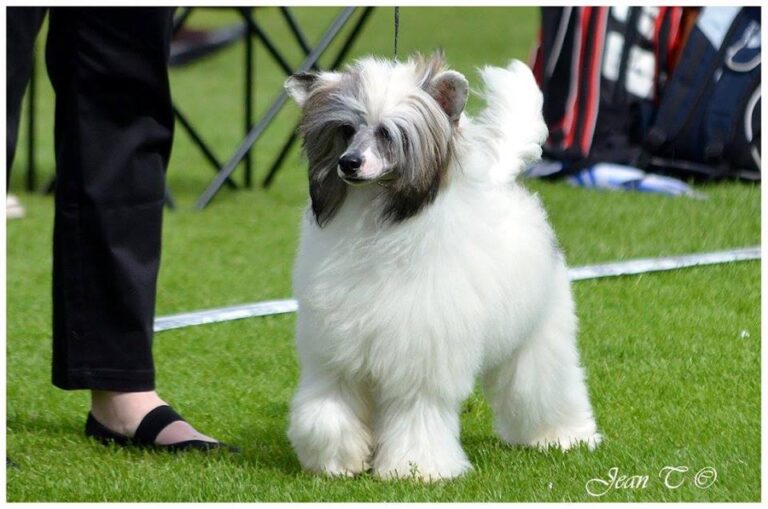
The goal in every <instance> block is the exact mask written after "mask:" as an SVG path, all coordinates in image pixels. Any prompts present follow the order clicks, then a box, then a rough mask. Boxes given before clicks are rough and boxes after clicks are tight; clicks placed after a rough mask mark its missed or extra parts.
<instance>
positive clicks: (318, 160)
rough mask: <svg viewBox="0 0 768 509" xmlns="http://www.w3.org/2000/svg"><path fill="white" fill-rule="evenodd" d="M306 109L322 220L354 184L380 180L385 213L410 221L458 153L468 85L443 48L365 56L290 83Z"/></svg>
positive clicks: (304, 130)
mask: <svg viewBox="0 0 768 509" xmlns="http://www.w3.org/2000/svg"><path fill="white" fill-rule="evenodd" d="M285 88H286V90H287V92H288V94H289V95H290V96H291V97H293V99H294V100H296V102H297V103H298V104H299V105H300V106H301V107H302V110H303V115H302V120H301V124H300V133H301V135H302V138H303V142H304V150H305V152H306V154H307V158H308V160H309V191H310V197H311V201H312V211H313V213H314V215H315V219H316V220H317V223H318V224H319V225H320V226H323V225H325V224H326V223H327V222H328V221H330V220H331V219H332V218H333V216H334V215H335V214H336V212H338V210H339V208H340V207H341V205H342V204H343V202H344V198H345V197H346V194H347V192H348V187H349V186H354V185H363V184H371V183H374V182H376V183H379V184H381V186H382V188H381V194H380V197H379V198H378V201H379V203H380V204H381V207H382V210H381V216H382V218H383V219H385V220H389V221H392V222H400V221H404V220H406V219H408V218H410V217H412V216H413V215H415V214H417V213H418V212H419V211H420V210H422V209H423V208H424V207H425V206H426V205H428V204H429V203H431V202H432V201H433V200H434V199H435V197H436V196H437V193H438V191H439V189H440V186H441V184H442V182H443V181H444V179H445V173H446V170H447V168H448V166H449V165H450V163H451V159H452V156H453V154H452V147H453V138H454V137H455V136H456V135H457V129H456V127H457V125H458V121H459V118H460V116H461V113H462V111H463V109H464V106H465V104H466V101H467V92H468V84H467V80H466V79H465V78H464V76H462V75H461V74H459V73H457V72H455V71H450V70H446V68H445V61H444V58H443V55H442V53H441V52H437V53H435V54H433V55H432V56H431V57H429V58H425V57H423V56H420V55H416V56H414V57H412V58H410V59H409V60H408V61H407V62H404V63H398V62H391V61H383V60H377V59H373V58H367V59H362V60H359V61H357V62H355V63H354V64H352V65H351V66H349V67H348V68H347V69H346V70H345V71H344V72H342V73H319V74H298V75H294V76H292V77H290V78H289V79H288V80H287V81H286V84H285Z"/></svg>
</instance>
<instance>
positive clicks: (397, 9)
mask: <svg viewBox="0 0 768 509" xmlns="http://www.w3.org/2000/svg"><path fill="white" fill-rule="evenodd" d="M398 39H400V7H395V60H397V41H398Z"/></svg>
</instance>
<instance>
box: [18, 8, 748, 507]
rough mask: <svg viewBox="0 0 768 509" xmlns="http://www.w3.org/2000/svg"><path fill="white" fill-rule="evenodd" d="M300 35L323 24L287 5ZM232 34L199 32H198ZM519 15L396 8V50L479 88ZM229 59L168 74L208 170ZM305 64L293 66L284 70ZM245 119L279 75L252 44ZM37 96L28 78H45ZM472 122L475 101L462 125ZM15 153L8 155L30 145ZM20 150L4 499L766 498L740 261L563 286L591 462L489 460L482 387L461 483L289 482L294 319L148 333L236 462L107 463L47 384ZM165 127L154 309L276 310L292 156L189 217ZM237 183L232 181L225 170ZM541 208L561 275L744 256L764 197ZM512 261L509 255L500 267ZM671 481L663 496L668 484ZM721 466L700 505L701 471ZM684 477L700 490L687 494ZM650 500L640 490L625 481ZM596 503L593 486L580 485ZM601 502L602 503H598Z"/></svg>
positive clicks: (171, 387) (302, 193)
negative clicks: (443, 61)
mask: <svg viewBox="0 0 768 509" xmlns="http://www.w3.org/2000/svg"><path fill="white" fill-rule="evenodd" d="M256 12H257V15H258V16H259V19H261V20H262V21H263V23H264V26H265V27H267V28H268V29H269V30H270V31H271V33H274V34H275V39H277V40H278V41H282V42H281V44H282V43H283V42H284V41H285V40H287V37H286V36H285V32H286V30H285V29H284V25H282V24H281V23H282V21H281V19H280V18H279V17H278V16H277V14H276V12H275V11H274V9H263V10H262V9H259V10H257V11H256ZM296 12H297V15H298V17H299V20H300V22H301V23H302V26H306V27H308V32H310V38H311V40H316V38H317V37H318V35H319V34H320V32H321V31H322V30H323V29H324V27H325V26H326V24H327V23H328V22H329V20H330V18H331V17H332V16H333V14H334V13H335V12H336V9H332V8H323V9H320V8H302V9H296ZM234 19H235V18H234V17H233V15H232V14H231V13H228V12H226V11H222V12H217V11H210V10H207V11H204V12H199V13H197V14H194V15H193V18H192V19H191V21H192V23H193V24H195V25H196V26H218V25H222V24H227V23H229V22H231V21H233V20H234ZM537 22H538V15H537V13H536V10H535V9H527V8H526V9H522V8H494V9H479V8H472V9H457V8H433V9H427V8H425V9H416V8H403V9H402V12H401V39H400V52H401V54H405V53H407V52H409V51H412V50H421V51H430V50H431V49H433V48H435V47H438V46H442V47H443V48H444V49H445V51H446V53H447V55H448V58H449V60H450V62H451V63H452V64H453V65H454V66H455V67H456V68H458V69H459V70H461V71H462V72H465V73H467V75H468V77H469V79H470V82H472V83H475V84H476V83H477V82H476V75H474V74H473V73H472V68H473V67H475V66H478V65H484V64H503V63H504V62H506V61H507V60H508V59H509V58H511V57H516V58H522V59H525V58H526V57H527V54H528V51H529V49H530V43H531V41H532V40H533V37H534V34H535V31H536V27H537ZM391 50H392V10H391V9H388V8H380V9H377V11H376V12H375V13H374V14H373V16H372V18H371V21H370V24H369V26H368V28H367V29H366V31H365V32H364V34H363V36H362V37H361V39H360V40H359V41H358V44H357V45H356V46H355V49H354V51H353V54H354V55H361V54H367V53H376V54H380V55H383V56H389V55H391ZM242 55H243V50H242V45H241V44H240V45H236V46H233V47H231V48H229V49H227V50H225V51H223V52H222V53H220V54H218V55H216V56H214V57H212V58H210V59H208V60H205V61H204V62H201V63H198V64H196V65H194V66H191V67H188V68H184V69H177V70H174V71H172V85H173V89H174V93H175V96H176V98H177V101H178V104H179V107H180V108H181V109H182V110H184V111H185V112H187V113H188V114H189V116H190V117H192V118H193V120H194V121H195V123H196V124H197V125H199V126H200V129H201V131H203V133H204V134H205V136H206V137H207V138H209V139H210V140H211V143H212V145H213V146H214V147H215V148H216V150H217V151H218V152H219V154H220V157H222V158H226V157H228V156H229V154H231V152H232V151H233V149H234V146H235V145H236V143H237V141H238V136H239V135H240V131H241V129H242V126H241V124H242V111H241V106H240V101H241V95H240V94H241V93H242V83H241V76H242V74H241V69H242V65H241V63H242ZM291 55H292V58H293V59H294V60H293V61H295V62H297V61H298V60H299V53H298V51H296V52H294V53H292V54H291ZM256 63H257V72H258V77H257V91H256V94H255V96H256V99H257V104H258V106H259V111H264V109H265V108H266V107H267V105H268V103H269V101H270V100H271V99H272V98H273V97H274V95H275V91H276V90H277V88H278V87H279V84H280V82H281V81H282V79H283V76H282V75H281V74H280V72H279V70H277V69H276V68H275V67H274V66H273V65H272V64H271V63H270V62H269V57H268V56H267V55H266V54H265V53H264V51H263V49H261V48H259V50H258V51H257V55H256ZM41 83H43V80H41ZM41 88H42V89H43V90H42V93H41V100H40V103H39V106H38V122H39V126H40V127H39V131H40V134H39V142H38V146H39V149H40V153H39V157H38V164H39V166H40V169H41V170H42V171H43V172H45V173H47V174H50V171H51V168H52V166H53V158H52V154H51V146H52V143H51V135H50V129H51V118H52V116H51V113H52V110H53V106H52V99H51V93H50V90H49V88H48V86H47V83H46V84H45V87H43V86H42V85H41ZM479 106H480V105H479V104H478V101H477V100H470V110H471V111H476V110H477V109H478V107H479ZM296 115H297V110H296V108H294V107H293V106H290V107H287V108H286V110H285V111H284V112H283V113H282V114H281V116H280V117H279V119H278V122H277V123H276V124H275V125H274V126H273V127H272V128H270V131H269V133H268V134H267V136H265V138H263V139H262V140H260V141H259V143H258V144H257V149H256V151H255V154H254V159H255V161H256V177H257V178H260V177H262V176H263V175H264V172H265V171H266V167H267V166H268V164H269V162H270V161H271V160H272V158H273V157H274V156H275V154H276V152H277V150H278V149H279V147H280V144H281V143H282V140H283V138H284V136H286V134H287V133H289V132H290V131H291V129H292V128H293V126H294V122H295V120H296ZM24 143H25V141H24V139H23V138H22V141H21V145H20V147H24ZM23 153H24V152H23V149H22V150H20V154H19V158H18V160H17V164H16V172H15V175H14V178H13V181H12V185H11V189H12V190H14V191H15V192H16V193H18V194H20V196H21V199H22V201H23V203H24V205H25V206H26V207H27V209H28V216H27V217H26V218H25V219H23V220H20V221H11V222H8V224H7V241H8V252H7V295H8V307H7V375H6V376H7V378H6V382H7V392H6V394H7V435H6V438H7V452H8V455H9V457H10V458H11V459H12V460H13V462H14V464H15V466H12V467H9V468H8V470H7V484H6V489H7V498H8V500H10V501H393V502H394V501H435V502H437V501H590V500H594V498H593V497H591V496H590V495H589V494H588V493H587V492H586V490H585V485H586V483H587V482H588V481H589V480H590V479H593V478H601V479H607V478H608V477H609V474H608V472H609V470H610V469H612V468H617V469H618V474H619V475H626V476H648V479H647V481H646V482H645V483H641V482H632V483H625V484H632V485H635V486H637V487H636V488H629V487H625V488H622V489H613V490H609V491H608V493H607V494H606V495H604V496H603V497H601V498H599V500H611V501H641V500H642V501H662V500H663V501H701V500H712V501H714V500H718V501H757V500H759V498H760V480H761V473H760V364H759V359H760V337H761V325H760V264H759V263H757V262H745V263H737V264H729V265H720V266H713V267H702V268H695V269H686V270H680V271H675V272H667V273H658V274H648V275H642V276H632V277H624V278H614V279H604V280H593V281H584V282H578V283H574V293H575V298H576V302H577V307H578V314H579V318H580V329H581V330H580V337H579V344H580V348H581V352H582V360H583V364H584V366H585V368H586V371H587V374H588V383H589V387H590V392H591V395H592V401H593V405H594V408H595V412H596V417H597V420H598V424H599V427H600V429H601V431H602V432H603V433H604V435H605V437H606V439H605V442H604V443H603V444H602V446H601V447H600V448H599V449H598V450H597V451H595V452H592V453H590V452H588V451H586V450H583V449H581V450H575V451H572V452H569V453H567V454H563V453H561V452H558V451H549V452H539V451H535V450H528V449H523V448H512V447H508V446H506V445H504V444H503V443H502V442H501V441H500V440H499V439H498V438H497V437H496V436H495V435H494V434H493V431H492V426H491V419H492V416H491V412H490V409H489V407H488V405H487V404H486V402H485V400H484V398H483V396H482V394H481V392H480V391H478V392H477V393H476V394H474V395H473V396H472V397H471V398H470V399H469V400H468V401H467V402H466V404H465V406H464V410H463V414H462V435H461V439H462V443H463V445H464V447H465V449H466V451H467V454H468V455H469V457H470V459H471V461H472V463H473V464H474V466H475V469H474V471H473V472H471V473H470V474H468V475H467V476H466V477H464V478H461V479H458V480H454V481H449V482H440V483H436V484H432V485H422V484H418V483H416V482H412V481H400V482H382V481H378V480H376V479H374V478H373V477H371V476H369V475H363V476H361V477H359V478H356V479H338V480H337V479H334V480H330V479H324V478H319V477H315V476H312V475H309V474H306V473H303V472H302V471H301V469H300V466H299V464H298V461H297V460H296V458H295V456H294V454H293V452H292V451H291V448H290V445H289V443H288V441H287V439H286V436H285V429H286V424H287V415H288V404H289V400H290V397H291V395H292V393H293V390H294V389H295V386H296V382H297V378H298V366H297V362H296V356H295V353H294V348H293V326H294V320H295V316H294V315H282V316H275V317H268V318H259V319H250V320H241V321H235V322H228V323H224V324H219V325H209V326H200V327H193V328H187V329H180V330H174V331H167V332H161V333H158V334H157V336H156V339H155V358H156V364H157V370H158V379H157V385H158V390H159V392H160V393H161V394H162V395H163V396H164V397H165V398H166V399H167V400H168V401H169V402H170V403H171V404H173V405H174V406H176V407H177V409H179V410H180V411H181V412H182V413H183V414H184V415H185V416H186V417H187V418H188V419H189V420H190V421H191V422H193V423H195V424H196V425H197V426H199V427H200V428H201V429H202V430H203V431H204V432H206V433H209V434H211V435H213V436H216V437H218V438H220V439H221V440H224V441H227V442H229V443H233V444H236V445H238V446H240V447H241V448H242V454H239V455H229V454H214V455H209V456H205V455H201V454H189V455H183V456H177V455H170V454H163V453H157V452H148V451H136V450H122V449H117V448H111V449H108V448H104V447H103V446H101V445H99V444H97V443H94V442H92V441H89V440H87V439H86V438H84V437H83V435H82V426H83V423H84V419H85V415H86V413H87V410H88V397H87V394H86V393H85V392H64V391H60V390H58V389H55V388H54V387H53V386H52V385H51V384H50V381H49V380H50V355H51V353H50V341H51V340H50V315H51V306H50V265H51V252H50V251H51V250H50V242H51V237H52V215H53V213H52V203H51V198H50V197H45V196H40V195H37V194H29V193H26V192H23V191H22V187H23V186H22V184H23V170H24V168H25V159H24V156H23ZM206 164H207V163H206V162H205V161H204V160H203V159H202V158H201V156H200V154H199V153H198V152H197V151H196V149H195V148H194V147H193V146H192V145H191V144H190V143H189V140H188V138H187V137H186V135H185V134H184V133H183V132H182V131H181V130H178V131H177V138H176V143H175V146H174V153H173V157H172V162H171V167H170V169H169V175H168V180H169V185H170V188H171V190H172V192H173V194H174V197H175V198H176V200H177V202H178V203H179V209H178V210H175V211H172V212H168V213H167V214H166V217H165V228H164V245H163V247H164V250H163V264H162V268H161V274H160V281H159V289H158V314H159V315H165V314H170V313H175V312H182V311H189V310H195V309H202V308H210V307H218V306H225V305H231V304H237V303H243V302H252V301H257V300H263V299H272V298H284V297H288V296H290V294H291V290H290V270H291V264H292V259H293V254H294V250H295V247H296V242H297V226H298V222H299V217H300V215H301V212H302V208H303V206H304V203H305V199H306V183H305V173H304V171H305V170H304V163H303V161H302V160H301V158H300V156H299V154H298V151H295V152H294V153H293V154H292V155H291V157H289V159H288V160H287V162H286V165H285V167H284V168H283V170H282V171H281V173H280V174H279V175H278V178H277V180H276V182H275V185H274V186H273V187H272V188H271V189H270V190H268V191H264V190H262V189H254V190H249V191H230V190H224V191H222V193H221V194H220V195H219V196H218V197H217V199H216V200H215V201H214V203H213V204H212V206H210V207H209V208H208V209H207V210H205V211H203V212H198V211H194V210H192V209H191V206H192V204H193V203H194V201H195V199H196V198H197V196H198V195H199V193H200V192H202V190H203V188H204V187H205V185H206V184H207V182H208V180H209V179H210V177H211V175H212V174H213V173H212V171H211V170H210V169H209V168H208V167H207V165H206ZM236 177H237V178H238V180H242V174H241V173H237V174H236ZM527 185H528V186H529V187H530V188H531V189H532V190H533V191H535V192H537V193H539V195H540V196H541V197H542V199H543V201H544V204H545V206H546V207H547V209H548V211H549V213H550V217H551V219H552V222H553V224H554V227H555V230H556V231H557V234H558V237H559V240H560V242H561V245H562V247H563V249H564V251H565V253H566V256H567V259H568V262H569V264H570V265H571V266H576V265H583V264H588V263H595V262H601V261H613V260H621V259H630V258H633V257H649V256H660V255H669V254H681V253H688V252H699V251H710V250H717V249H724V248H729V247H742V246H748V245H756V244H758V243H759V242H760V219H759V218H760V189H759V187H757V186H752V185H745V184H739V183H729V184H722V185H717V186H708V187H702V188H701V190H702V191H703V192H705V193H706V194H707V195H708V196H709V199H707V200H703V201H695V200H689V199H685V198H669V197H664V196H653V195H643V194H623V193H604V192H593V191H587V190H582V189H573V188H570V187H568V186H566V185H565V184H562V183H546V182H530V183H528V184H527ZM510 263H514V260H510ZM667 466H671V467H687V469H688V471H687V472H686V473H684V474H680V475H678V474H675V475H673V476H671V477H670V478H669V483H670V484H671V485H677V484H678V483H680V482H682V484H681V485H680V486H679V487H677V488H674V489H673V488H669V487H666V486H665V485H664V481H663V479H662V478H661V477H660V476H659V473H660V472H661V471H662V469H664V467H667ZM705 467H713V468H714V469H716V471H717V479H716V481H715V482H714V483H713V484H712V485H711V486H709V487H708V488H700V487H697V486H696V484H695V483H694V478H695V476H696V473H697V472H699V471H700V470H701V469H703V468H705ZM701 479H702V478H701V477H700V481H701ZM643 485H644V486H645V487H641V486H643ZM593 486H598V485H593ZM598 487H599V486H598Z"/></svg>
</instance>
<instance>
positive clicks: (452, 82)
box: [427, 71, 469, 122]
mask: <svg viewBox="0 0 768 509" xmlns="http://www.w3.org/2000/svg"><path fill="white" fill-rule="evenodd" d="M427 93H428V94H429V95H431V96H432V97H433V98H434V99H435V101H437V104H439V105H440V107H441V108H442V109H443V111H445V113H446V115H448V118H449V119H451V122H457V121H458V120H459V117H460V116H461V112H462V111H464V106H466V104H467V96H468V95H469V83H468V82H467V78H465V77H464V75H462V74H461V73H458V72H456V71H443V72H441V73H440V74H438V75H437V76H435V77H434V78H433V79H432V81H431V82H430V83H429V86H428V87H427Z"/></svg>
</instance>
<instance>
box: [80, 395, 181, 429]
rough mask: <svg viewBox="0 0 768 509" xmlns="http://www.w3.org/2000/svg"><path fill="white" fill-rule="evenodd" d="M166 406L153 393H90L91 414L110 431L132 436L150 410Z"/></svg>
mask: <svg viewBox="0 0 768 509" xmlns="http://www.w3.org/2000/svg"><path fill="white" fill-rule="evenodd" d="M164 404H166V403H165V401H163V400H162V399H160V396H158V395H157V393H156V392H155V391H146V392H113V391H96V390H93V391H91V413H92V414H93V417H94V418H95V419H96V420H97V421H99V422H100V423H101V424H103V425H104V426H106V427H107V428H109V429H110V430H112V431H114V432H116V433H120V434H122V435H125V436H129V437H130V436H133V434H134V433H135V432H136V428H138V427H139V424H140V423H141V420H142V419H143V418H144V416H146V415H147V414H148V413H149V412H150V411H151V410H153V409H155V408H157V407H158V406H160V405H164Z"/></svg>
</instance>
